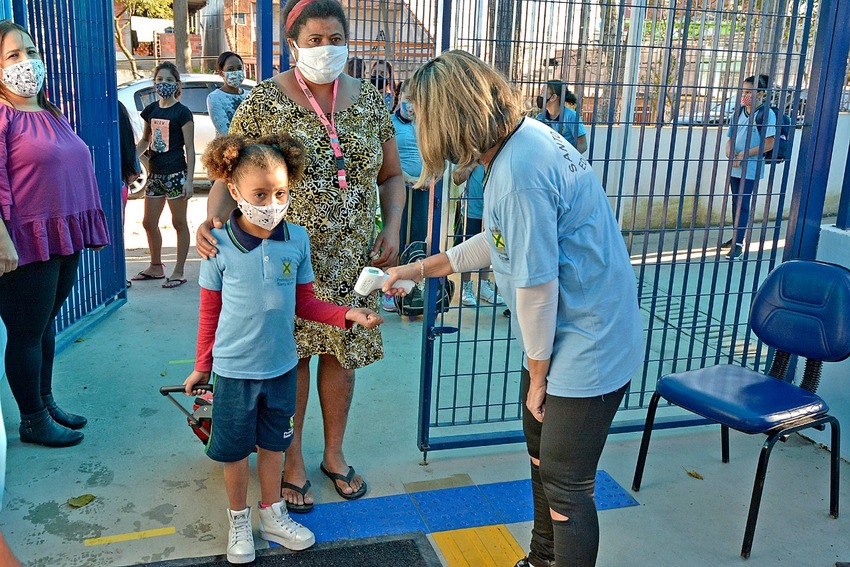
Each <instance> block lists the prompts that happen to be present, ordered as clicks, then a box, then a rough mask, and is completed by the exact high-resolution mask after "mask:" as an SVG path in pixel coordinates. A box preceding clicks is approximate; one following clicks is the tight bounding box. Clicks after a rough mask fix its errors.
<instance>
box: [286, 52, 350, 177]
mask: <svg viewBox="0 0 850 567" xmlns="http://www.w3.org/2000/svg"><path fill="white" fill-rule="evenodd" d="M294 72H295V80H296V81H298V86H300V87H301V90H302V91H303V92H304V96H306V97H307V100H308V101H309V102H310V106H312V107H313V111H314V112H315V113H316V116H318V117H319V120H320V121H321V122H322V126H324V127H325V131H326V132H327V133H328V138H330V140H331V149H332V150H333V152H334V159H335V161H336V178H337V182H338V183H339V188H340V189H345V188H346V187H348V181H347V179H346V177H345V156H343V154H342V147H341V146H340V145H339V135H338V134H337V132H336V126H335V125H334V108H335V107H336V93H337V89H338V88H339V77H337V78H336V79H334V95H333V101H332V102H331V117H330V120H328V117H327V116H325V114H324V112H322V107H321V106H319V103H318V102H317V101H316V98H315V97H314V96H313V93H312V92H310V88H309V87H308V86H307V83H305V82H304V77H302V76H301V71H299V70H298V68H297V67H296V68H295V71H294Z"/></svg>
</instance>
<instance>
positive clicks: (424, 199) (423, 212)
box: [398, 181, 443, 254]
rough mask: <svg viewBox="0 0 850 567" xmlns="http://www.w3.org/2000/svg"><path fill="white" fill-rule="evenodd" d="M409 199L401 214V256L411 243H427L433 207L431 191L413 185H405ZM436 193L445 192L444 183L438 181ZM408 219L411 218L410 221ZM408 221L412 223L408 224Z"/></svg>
mask: <svg viewBox="0 0 850 567" xmlns="http://www.w3.org/2000/svg"><path fill="white" fill-rule="evenodd" d="M405 187H406V188H407V199H406V200H405V201H404V211H403V212H402V214H401V227H400V229H399V249H398V250H399V254H401V253H402V252H404V249H405V248H406V247H407V245H408V244H410V243H411V242H425V240H427V238H428V209H429V208H430V205H431V191H430V190H429V189H428V188H427V187H426V188H425V190H424V191H422V190H420V189H414V188H413V186H412V185H411V184H405ZM434 190H435V191H442V190H443V182H442V181H438V182H437V183H436V185H435V186H434ZM408 217H410V218H409V219H408ZM408 220H409V221H410V222H408Z"/></svg>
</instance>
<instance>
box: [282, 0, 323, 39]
mask: <svg viewBox="0 0 850 567" xmlns="http://www.w3.org/2000/svg"><path fill="white" fill-rule="evenodd" d="M315 1H316V0H301V1H300V2H298V3H297V4H296V5H295V7H294V8H292V10H290V11H289V15H287V16H286V33H289V32H290V31H292V26H293V25H295V20H297V19H298V16H300V15H301V12H303V11H304V8H306V7H307V6H309V5H310V4H312V3H313V2H315Z"/></svg>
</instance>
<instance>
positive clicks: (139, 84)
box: [118, 73, 256, 198]
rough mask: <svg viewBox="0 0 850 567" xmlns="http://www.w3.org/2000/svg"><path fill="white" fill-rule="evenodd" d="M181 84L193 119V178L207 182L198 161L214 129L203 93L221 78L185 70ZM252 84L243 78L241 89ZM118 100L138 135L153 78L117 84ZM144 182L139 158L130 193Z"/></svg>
mask: <svg viewBox="0 0 850 567" xmlns="http://www.w3.org/2000/svg"><path fill="white" fill-rule="evenodd" d="M180 81H181V83H182V84H183V94H182V96H181V97H180V102H181V103H183V104H185V105H186V106H187V107H189V110H191V111H192V115H193V116H194V119H195V181H207V180H209V176H208V175H207V170H206V169H204V166H203V165H202V164H201V156H202V155H203V153H204V151H205V150H206V148H207V144H208V143H210V141H211V140H212V139H213V138H215V128H214V127H213V124H212V120H211V119H210V117H209V113H208V112H207V95H209V94H210V93H211V92H212V91H214V90H216V89H217V88H219V87H221V85H222V84H224V80H223V79H222V78H221V77H219V76H218V75H211V74H197V73H189V74H183V75H181V77H180ZM255 85H256V83H255V82H254V81H251V80H247V79H246V80H245V82H244V83H242V88H243V89H244V90H246V91H250V90H251V89H252V88H254V86H255ZM118 100H120V101H121V102H122V103H123V104H124V106H125V107H126V108H127V111H128V112H129V114H130V122H131V123H132V124H133V133H134V134H135V135H136V140H139V139H140V138H141V137H142V132H143V131H144V127H145V123H144V120H142V116H141V114H142V110H144V109H145V107H146V106H147V105H149V104H150V103H152V102H154V101H155V100H157V96H156V91H155V90H154V87H153V79H152V78H150V77H148V78H146V79H137V80H135V81H132V82H130V83H125V84H123V85H121V86H119V87H118ZM147 182H148V170H147V164H146V163H145V160H144V159H143V160H142V173H141V175H140V176H139V178H138V179H137V180H136V181H135V183H133V185H132V186H131V187H130V196H131V198H133V197H141V196H143V195H144V188H145V185H147Z"/></svg>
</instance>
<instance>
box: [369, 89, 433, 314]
mask: <svg viewBox="0 0 850 567" xmlns="http://www.w3.org/2000/svg"><path fill="white" fill-rule="evenodd" d="M398 96H399V98H398V106H397V107H396V109H395V112H393V115H392V120H393V126H394V127H395V133H396V142H397V143H398V153H399V157H400V159H401V169H402V172H403V173H404V186H405V189H406V190H407V199H406V200H405V202H404V212H402V215H401V229H400V231H399V243H400V244H399V250H402V251H403V250H404V249H405V247H406V246H407V245H408V244H410V243H411V242H425V240H426V239H427V238H428V207H429V206H430V202H429V198H430V194H429V188H430V184H428V185H426V184H423V185H421V186H419V187H416V182H417V181H419V176H420V175H421V174H422V158H421V157H420V156H419V147H418V146H417V145H416V110H415V109H414V108H413V104H411V102H410V100H409V99H408V97H407V95H406V94H405V91H404V83H402V84H400V85H399V90H398ZM437 188H438V190H442V180H440V181H438V182H437ZM381 307H383V308H384V310H385V311H390V312H392V311H396V305H395V298H393V296H391V295H386V294H384V296H383V299H382V300H381Z"/></svg>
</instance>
